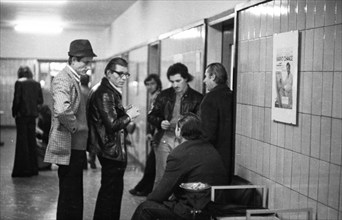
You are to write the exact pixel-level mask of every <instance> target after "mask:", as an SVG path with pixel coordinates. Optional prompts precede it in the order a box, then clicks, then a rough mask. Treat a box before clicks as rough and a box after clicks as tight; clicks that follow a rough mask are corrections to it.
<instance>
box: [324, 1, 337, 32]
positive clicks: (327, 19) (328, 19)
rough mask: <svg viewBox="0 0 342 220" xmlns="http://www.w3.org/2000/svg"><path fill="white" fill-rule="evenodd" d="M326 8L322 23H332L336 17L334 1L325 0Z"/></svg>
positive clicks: (326, 24)
mask: <svg viewBox="0 0 342 220" xmlns="http://www.w3.org/2000/svg"><path fill="white" fill-rule="evenodd" d="M325 5H326V10H325V14H324V25H325V26H328V25H333V24H334V23H335V19H336V13H335V10H336V1H330V0H328V1H325Z"/></svg>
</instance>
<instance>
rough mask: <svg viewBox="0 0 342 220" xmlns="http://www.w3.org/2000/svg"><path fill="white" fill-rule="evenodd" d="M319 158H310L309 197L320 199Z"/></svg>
mask: <svg viewBox="0 0 342 220" xmlns="http://www.w3.org/2000/svg"><path fill="white" fill-rule="evenodd" d="M318 178H319V160H318V159H315V158H310V175H309V197H310V198H312V199H314V200H317V199H318Z"/></svg>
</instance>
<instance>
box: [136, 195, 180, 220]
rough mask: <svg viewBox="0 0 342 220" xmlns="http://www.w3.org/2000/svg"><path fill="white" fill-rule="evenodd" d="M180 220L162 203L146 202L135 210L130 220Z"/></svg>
mask: <svg viewBox="0 0 342 220" xmlns="http://www.w3.org/2000/svg"><path fill="white" fill-rule="evenodd" d="M157 219H158V220H182V218H180V217H179V216H177V215H176V214H174V213H173V212H172V210H170V209H169V208H168V207H166V206H165V205H164V204H162V203H158V202H155V201H150V200H147V201H145V202H143V203H141V204H140V205H139V206H138V207H137V209H136V210H135V212H134V214H133V216H132V220H157Z"/></svg>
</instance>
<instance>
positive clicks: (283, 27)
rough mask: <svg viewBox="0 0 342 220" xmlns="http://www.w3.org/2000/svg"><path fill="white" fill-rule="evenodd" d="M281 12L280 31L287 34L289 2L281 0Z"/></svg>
mask: <svg viewBox="0 0 342 220" xmlns="http://www.w3.org/2000/svg"><path fill="white" fill-rule="evenodd" d="M280 7H281V11H282V13H281V14H280V31H281V32H287V31H288V30H289V11H290V6H289V0H281V6H280Z"/></svg>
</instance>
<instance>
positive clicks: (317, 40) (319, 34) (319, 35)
mask: <svg viewBox="0 0 342 220" xmlns="http://www.w3.org/2000/svg"><path fill="white" fill-rule="evenodd" d="M323 36H324V35H323V28H316V29H314V57H313V58H314V59H313V71H322V70H323V42H324V41H323Z"/></svg>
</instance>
